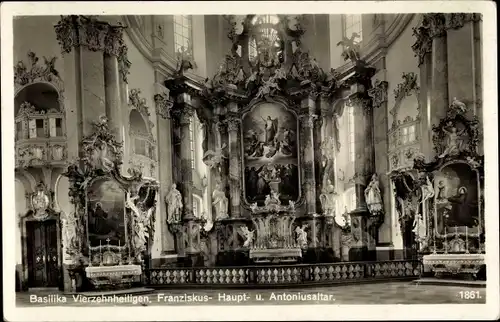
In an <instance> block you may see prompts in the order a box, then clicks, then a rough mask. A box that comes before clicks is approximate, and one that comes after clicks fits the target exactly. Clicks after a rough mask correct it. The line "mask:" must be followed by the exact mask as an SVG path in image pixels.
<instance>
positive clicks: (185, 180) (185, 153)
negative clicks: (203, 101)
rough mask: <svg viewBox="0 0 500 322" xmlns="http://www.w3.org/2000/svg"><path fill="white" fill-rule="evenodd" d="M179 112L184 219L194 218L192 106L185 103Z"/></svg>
mask: <svg viewBox="0 0 500 322" xmlns="http://www.w3.org/2000/svg"><path fill="white" fill-rule="evenodd" d="M178 112H179V114H180V115H179V124H180V127H181V129H180V130H181V153H180V154H181V173H182V183H181V192H182V197H183V203H184V218H185V219H192V218H193V169H192V166H191V145H190V140H189V139H190V131H189V125H190V123H191V121H192V118H193V113H194V111H193V109H192V108H191V106H189V105H187V104H185V103H183V105H182V107H180V109H179V110H178Z"/></svg>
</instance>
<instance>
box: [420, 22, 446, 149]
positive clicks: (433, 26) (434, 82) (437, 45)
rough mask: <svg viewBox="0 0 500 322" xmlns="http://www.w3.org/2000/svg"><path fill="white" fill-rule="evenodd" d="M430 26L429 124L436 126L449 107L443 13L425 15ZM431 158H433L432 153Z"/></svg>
mask: <svg viewBox="0 0 500 322" xmlns="http://www.w3.org/2000/svg"><path fill="white" fill-rule="evenodd" d="M425 16H426V17H427V19H428V20H429V24H430V37H431V38H432V54H431V55H432V56H431V57H432V58H431V60H432V74H431V88H430V124H431V125H437V124H438V123H439V121H440V120H441V119H442V118H443V117H445V116H446V111H447V109H448V106H449V97H448V96H449V95H448V45H447V39H446V28H445V27H446V18H445V14H443V13H432V14H426V15H425ZM430 152H431V153H432V154H431V155H430V156H431V158H433V157H434V152H432V151H430Z"/></svg>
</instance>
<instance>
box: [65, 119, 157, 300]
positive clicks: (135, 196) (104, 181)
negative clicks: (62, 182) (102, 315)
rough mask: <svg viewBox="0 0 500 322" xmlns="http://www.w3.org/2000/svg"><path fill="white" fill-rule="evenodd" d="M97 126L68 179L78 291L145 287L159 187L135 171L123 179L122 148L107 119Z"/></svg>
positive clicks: (70, 251) (68, 229) (68, 240)
mask: <svg viewBox="0 0 500 322" xmlns="http://www.w3.org/2000/svg"><path fill="white" fill-rule="evenodd" d="M93 126H94V132H93V133H92V134H90V135H89V136H87V137H84V138H83V140H82V142H81V145H80V147H81V157H80V158H79V160H77V161H76V162H75V163H73V164H71V165H69V166H68V169H67V171H66V173H65V175H66V176H67V177H68V179H69V181H70V190H69V195H70V200H71V203H72V204H73V206H74V212H73V213H71V214H70V215H68V216H67V217H68V218H67V219H66V220H65V227H64V232H65V234H64V236H65V241H64V243H65V245H66V247H65V248H66V253H67V255H68V256H69V259H70V260H71V263H72V264H71V265H70V269H69V272H70V276H71V278H72V280H73V287H72V288H73V291H79V290H88V289H89V288H93V289H109V288H122V287H128V286H131V285H133V284H137V283H140V282H141V279H142V275H143V273H144V270H145V268H146V266H148V263H147V261H148V258H149V256H150V247H151V245H150V244H151V242H150V241H152V238H151V237H152V236H153V235H154V222H155V208H156V198H157V196H156V195H157V190H158V184H157V182H156V181H154V180H151V179H145V178H143V177H142V174H141V172H140V171H139V170H137V169H133V168H131V169H130V170H129V174H128V175H127V176H124V175H122V173H121V171H120V167H121V165H122V153H123V151H122V144H121V143H120V142H118V141H116V139H115V137H114V135H113V134H112V133H111V132H110V129H109V127H108V120H107V118H106V117H105V116H101V117H100V118H99V120H98V121H96V122H93Z"/></svg>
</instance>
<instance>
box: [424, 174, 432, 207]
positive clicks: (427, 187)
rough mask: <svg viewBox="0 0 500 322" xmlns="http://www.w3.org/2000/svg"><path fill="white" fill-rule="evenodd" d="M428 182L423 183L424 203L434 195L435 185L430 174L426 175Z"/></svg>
mask: <svg viewBox="0 0 500 322" xmlns="http://www.w3.org/2000/svg"><path fill="white" fill-rule="evenodd" d="M425 179H426V182H425V184H424V185H422V203H424V202H425V201H426V200H428V199H430V198H432V197H434V186H433V185H432V182H431V181H430V180H429V176H426V178H425Z"/></svg>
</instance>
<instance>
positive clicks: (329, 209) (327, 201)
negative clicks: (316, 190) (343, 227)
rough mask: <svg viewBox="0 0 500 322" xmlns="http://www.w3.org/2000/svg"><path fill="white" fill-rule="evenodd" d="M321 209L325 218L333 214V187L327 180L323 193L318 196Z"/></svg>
mask: <svg viewBox="0 0 500 322" xmlns="http://www.w3.org/2000/svg"><path fill="white" fill-rule="evenodd" d="M319 200H320V201H321V207H323V211H324V212H325V216H333V215H334V213H335V187H334V186H333V184H332V181H331V180H330V179H328V180H327V184H326V186H325V187H324V188H323V193H322V194H321V195H320V196H319Z"/></svg>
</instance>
